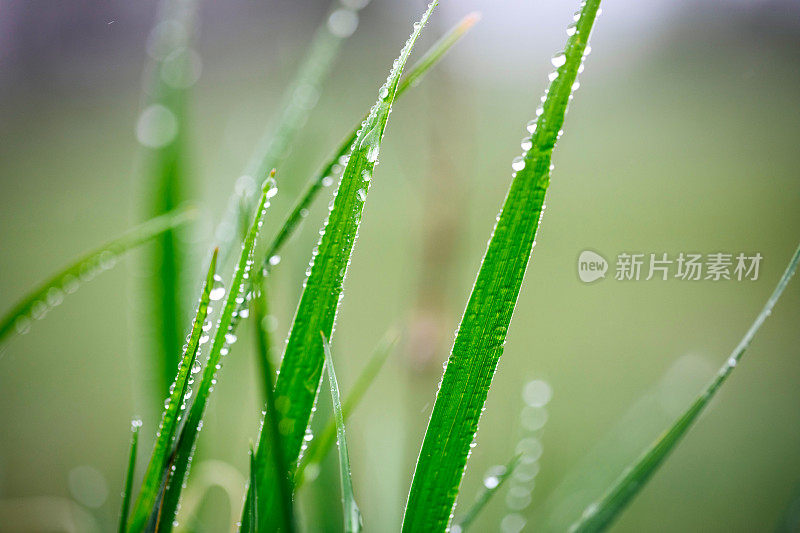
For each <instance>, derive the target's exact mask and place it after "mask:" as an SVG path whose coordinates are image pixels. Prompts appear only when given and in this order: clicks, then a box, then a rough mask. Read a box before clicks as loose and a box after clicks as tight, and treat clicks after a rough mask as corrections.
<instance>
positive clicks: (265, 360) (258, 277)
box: [248, 269, 295, 533]
mask: <svg viewBox="0 0 800 533" xmlns="http://www.w3.org/2000/svg"><path fill="white" fill-rule="evenodd" d="M254 285H255V286H256V290H255V296H254V297H253V316H254V317H255V319H256V328H255V330H256V337H257V341H258V350H259V352H260V360H261V365H262V369H263V380H264V381H263V386H264V396H265V403H266V414H265V415H264V422H265V423H266V424H268V427H267V431H268V432H269V439H270V449H272V450H274V453H273V454H272V459H273V467H274V468H275V471H276V472H279V473H280V476H279V478H278V490H279V491H280V494H279V496H280V513H281V518H282V526H283V530H284V531H286V532H288V533H291V532H292V531H294V530H295V527H294V503H293V501H292V479H291V477H290V475H289V465H288V464H287V463H286V459H285V457H284V453H283V440H282V438H281V432H280V430H279V428H278V424H279V420H278V415H277V413H278V411H277V409H276V408H275V371H274V370H273V368H272V357H271V354H270V351H271V350H270V343H269V337H268V336H267V329H266V328H265V327H263V322H264V318H265V317H266V316H267V295H266V292H265V286H264V279H263V271H262V270H260V269H256V271H255V273H254ZM256 468H257V465H256V462H255V451H253V450H251V456H250V486H252V487H253V488H254V489H255V488H256V485H255V484H254V482H253V481H254V480H256V479H258V474H257V470H256ZM249 498H250V499H249V500H248V506H249V512H250V513H251V516H250V518H251V519H252V518H254V517H257V516H258V514H257V509H254V508H253V507H252V505H253V504H254V503H256V502H258V497H257V496H255V490H254V491H253V492H252V493H251V494H250V495H249ZM256 525H257V522H254V523H250V527H251V528H253V529H255V527H256Z"/></svg>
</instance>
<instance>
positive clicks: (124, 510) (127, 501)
mask: <svg viewBox="0 0 800 533" xmlns="http://www.w3.org/2000/svg"><path fill="white" fill-rule="evenodd" d="M141 428H142V421H141V420H138V419H137V420H133V421H132V422H131V451H130V454H129V455H128V469H127V470H126V471H125V484H124V485H123V487H122V505H120V510H119V527H118V528H117V531H119V533H125V532H126V531H127V530H128V527H127V526H128V510H129V509H130V506H131V491H132V490H133V475H134V474H135V473H136V452H137V451H138V450H139V430H140V429H141Z"/></svg>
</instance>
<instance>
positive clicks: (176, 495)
mask: <svg viewBox="0 0 800 533" xmlns="http://www.w3.org/2000/svg"><path fill="white" fill-rule="evenodd" d="M274 174H275V171H274V170H273V171H272V174H271V175H270V177H268V178H267V179H266V180H264V183H263V185H262V192H261V199H260V201H259V203H258V206H257V208H256V210H255V214H254V216H253V221H252V223H251V225H250V229H249V230H248V232H247V236H246V237H245V239H244V243H243V244H242V250H241V253H240V255H239V261H238V262H237V264H236V269H235V270H234V273H233V278H232V280H231V283H230V288H229V289H228V294H227V297H226V299H225V305H224V306H223V308H222V312H221V313H220V316H219V320H218V322H217V329H216V331H215V333H214V339H213V341H212V343H211V348H210V349H209V354H208V360H207V361H206V365H205V368H204V369H203V378H202V380H201V381H200V384H199V386H198V387H197V392H196V394H195V399H194V401H193V402H192V406H191V408H190V409H189V414H188V415H187V416H186V421H185V422H184V425H183V427H182V429H181V431H180V434H179V437H178V439H177V443H176V445H175V448H174V451H173V455H172V458H171V460H170V464H169V468H170V469H171V474H170V477H169V480H168V483H167V485H166V488H165V490H164V496H163V501H162V502H161V504H160V506H159V512H158V530H159V531H164V532H168V531H171V529H172V525H173V522H174V520H175V514H176V512H177V509H178V502H179V500H180V494H181V490H182V488H183V483H184V481H185V478H186V474H187V473H188V470H189V465H190V462H191V457H192V453H193V450H194V446H195V442H196V440H197V434H198V433H199V431H200V427H201V424H202V420H203V415H204V413H205V408H206V405H207V404H208V398H209V396H210V395H211V391H212V389H213V387H214V384H215V383H216V376H217V371H218V370H219V368H220V367H221V365H222V357H223V356H224V355H226V354H227V353H228V351H229V350H230V347H231V345H232V344H233V343H234V342H236V338H235V336H234V335H233V333H232V332H231V329H230V326H231V323H232V321H233V319H234V316H233V315H234V313H235V312H236V310H237V309H238V307H239V305H240V301H238V300H239V299H240V298H246V294H245V279H247V278H249V277H250V275H251V270H252V268H253V251H254V249H255V245H256V241H257V239H258V234H259V231H260V229H261V225H262V223H263V219H264V215H265V214H266V210H267V207H269V199H270V198H271V197H273V196H274V195H275V194H276V193H277V188H276V187H275V180H274V178H273V176H274Z"/></svg>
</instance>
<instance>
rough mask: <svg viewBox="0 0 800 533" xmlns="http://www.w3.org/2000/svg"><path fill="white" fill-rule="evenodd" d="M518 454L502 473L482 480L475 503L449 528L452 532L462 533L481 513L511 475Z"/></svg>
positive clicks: (515, 465) (517, 461) (516, 462)
mask: <svg viewBox="0 0 800 533" xmlns="http://www.w3.org/2000/svg"><path fill="white" fill-rule="evenodd" d="M519 459H520V456H519V455H517V456H515V457H514V458H512V459H511V460H510V461H509V462H508V463H506V465H505V466H504V467H502V468H503V471H502V473H500V474H498V475H496V476H491V478H488V479H491V481H490V482H487V481H486V480H485V481H484V484H483V490H481V493H480V494H479V495H478V497H477V498H476V499H475V503H473V504H472V507H470V508H469V510H468V511H467V513H466V514H465V515H464V518H462V519H461V520H459V521H458V523H457V524H456V525H455V526H453V527H452V528H450V531H451V532H452V533H462V532H464V531H466V530H467V528H468V527H469V526H470V525H471V524H472V522H473V521H474V520H475V519H476V518H477V517H478V515H479V514H481V511H483V509H484V508H485V507H486V504H487V503H489V500H491V499H492V496H494V495H495V494H497V492H498V491H499V490H500V489H501V488H502V487H503V484H504V483H505V482H506V480H508V478H510V477H511V475H512V474H513V473H514V469H516V468H517V465H518V464H519Z"/></svg>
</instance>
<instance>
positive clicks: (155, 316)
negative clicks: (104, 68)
mask: <svg viewBox="0 0 800 533" xmlns="http://www.w3.org/2000/svg"><path fill="white" fill-rule="evenodd" d="M196 11H197V2H196V0H161V2H160V5H159V8H158V13H157V17H156V21H155V24H154V26H153V29H152V31H151V33H150V36H149V37H148V42H147V50H148V53H149V55H150V57H151V58H152V60H151V62H150V63H149V64H148V65H147V66H146V68H145V76H146V78H147V80H146V81H147V84H146V86H145V94H144V97H143V106H142V111H141V114H140V115H139V119H138V121H137V124H136V133H137V138H138V139H139V141H140V144H141V145H142V148H143V150H144V169H145V176H146V179H147V183H146V190H147V193H146V194H145V197H146V205H145V206H143V207H144V210H145V212H146V213H147V214H148V216H155V215H160V214H162V213H166V212H169V211H171V210H173V209H175V208H177V207H178V206H180V205H182V204H183V203H185V202H186V200H187V199H188V196H189V194H190V192H191V187H192V185H191V183H190V181H191V180H190V179H189V171H190V169H189V155H188V145H189V135H188V133H189V132H188V129H189V128H188V121H187V115H188V111H189V99H188V93H189V91H190V87H191V85H192V84H193V83H194V81H196V73H195V72H193V71H194V70H196V67H192V64H193V63H194V62H196V59H195V57H196V53H195V52H194V50H193V49H192V48H191V46H192V41H193V40H194V36H195V27H196V23H195V19H196ZM158 244H159V245H158V248H157V249H156V250H154V251H153V254H152V256H151V258H150V267H149V268H150V277H149V279H148V284H149V289H150V292H151V294H152V302H153V303H156V305H148V307H147V317H148V318H149V319H150V323H149V327H150V330H151V331H153V332H154V337H155V338H156V339H157V341H156V342H155V343H153V344H152V345H149V346H148V353H147V356H149V357H152V358H153V360H154V361H153V364H154V366H153V368H155V369H156V372H157V373H158V374H159V380H158V382H157V383H158V389H156V390H155V391H154V392H156V393H157V396H158V397H159V398H160V397H162V395H164V394H166V393H167V392H166V391H167V388H168V387H169V386H170V385H171V384H172V380H173V379H174V377H175V375H174V372H175V367H176V366H177V364H178V357H179V354H180V348H181V345H182V344H183V338H182V336H183V333H184V332H183V327H184V324H183V320H184V317H185V316H186V315H187V314H188V309H187V308H186V298H185V295H186V292H185V291H186V288H187V285H186V277H185V275H184V268H185V267H186V265H185V261H186V255H187V250H186V245H185V244H184V243H183V242H182V241H181V239H180V238H179V236H178V234H177V232H176V231H174V230H170V231H167V232H165V233H164V234H162V235H161V236H160V237H159V241H158Z"/></svg>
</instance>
